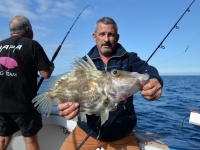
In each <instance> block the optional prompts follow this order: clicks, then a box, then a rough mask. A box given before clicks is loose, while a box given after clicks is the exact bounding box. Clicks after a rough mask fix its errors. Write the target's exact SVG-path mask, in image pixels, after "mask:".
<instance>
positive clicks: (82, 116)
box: [79, 114, 87, 122]
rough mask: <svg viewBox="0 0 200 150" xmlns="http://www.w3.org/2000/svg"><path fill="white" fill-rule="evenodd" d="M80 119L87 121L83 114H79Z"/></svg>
mask: <svg viewBox="0 0 200 150" xmlns="http://www.w3.org/2000/svg"><path fill="white" fill-rule="evenodd" d="M79 116H80V119H81V121H84V122H87V118H86V115H85V114H79Z"/></svg>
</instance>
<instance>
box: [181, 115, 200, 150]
mask: <svg viewBox="0 0 200 150" xmlns="http://www.w3.org/2000/svg"><path fill="white" fill-rule="evenodd" d="M188 116H190V114H187V115H186V116H185V117H184V119H183V122H182V134H183V137H184V140H185V141H186V142H188V143H189V144H190V145H192V146H193V147H195V148H200V146H196V145H194V144H192V143H191V142H189V141H188V139H187V138H186V137H185V135H184V131H183V128H184V126H183V124H184V121H185V119H186V118H187V117H188Z"/></svg>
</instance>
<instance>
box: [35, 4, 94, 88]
mask: <svg viewBox="0 0 200 150" xmlns="http://www.w3.org/2000/svg"><path fill="white" fill-rule="evenodd" d="M89 6H91V5H87V6H85V8H83V10H82V11H81V12H80V14H79V15H78V17H77V18H76V20H75V21H74V22H73V24H72V26H71V27H70V29H69V31H68V32H67V34H66V35H65V37H64V39H63V40H62V42H61V44H60V45H59V46H58V48H57V50H56V51H55V53H54V55H53V57H52V59H51V62H52V63H53V61H54V60H55V58H56V56H57V55H58V53H59V51H60V49H61V47H62V44H63V43H64V41H65V39H66V38H67V36H68V34H69V33H70V31H71V29H72V28H73V26H74V24H75V23H76V21H77V20H78V19H79V17H80V16H81V14H82V13H83V12H84V10H85V9H86V8H87V7H89ZM43 80H44V78H43V77H41V79H40V81H39V82H38V85H37V91H38V90H39V88H40V86H41V84H42V82H43Z"/></svg>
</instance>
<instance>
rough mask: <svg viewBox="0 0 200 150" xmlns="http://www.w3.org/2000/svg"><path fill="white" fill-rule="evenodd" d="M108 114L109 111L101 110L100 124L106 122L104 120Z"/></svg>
mask: <svg viewBox="0 0 200 150" xmlns="http://www.w3.org/2000/svg"><path fill="white" fill-rule="evenodd" d="M108 116H109V111H108V110H107V109H105V110H103V111H102V112H101V125H103V124H104V123H105V122H106V120H108Z"/></svg>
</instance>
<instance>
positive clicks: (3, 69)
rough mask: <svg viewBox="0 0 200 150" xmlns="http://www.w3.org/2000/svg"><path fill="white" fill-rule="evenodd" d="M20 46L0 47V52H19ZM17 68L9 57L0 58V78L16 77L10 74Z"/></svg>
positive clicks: (15, 62) (15, 63) (14, 74)
mask: <svg viewBox="0 0 200 150" xmlns="http://www.w3.org/2000/svg"><path fill="white" fill-rule="evenodd" d="M21 48H22V45H17V46H15V45H4V46H2V45H0V52H1V51H2V50H9V52H13V53H14V52H15V50H21ZM17 66H18V64H17V61H16V60H15V59H13V58H11V57H9V56H3V57H0V76H2V75H6V76H10V77H17V73H12V72H10V70H11V69H14V68H16V67H17Z"/></svg>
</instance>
